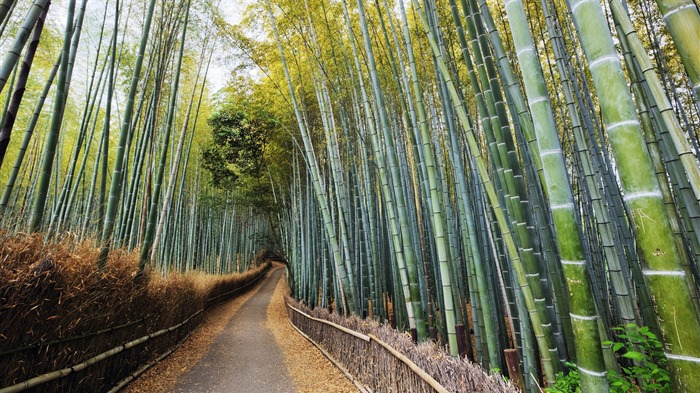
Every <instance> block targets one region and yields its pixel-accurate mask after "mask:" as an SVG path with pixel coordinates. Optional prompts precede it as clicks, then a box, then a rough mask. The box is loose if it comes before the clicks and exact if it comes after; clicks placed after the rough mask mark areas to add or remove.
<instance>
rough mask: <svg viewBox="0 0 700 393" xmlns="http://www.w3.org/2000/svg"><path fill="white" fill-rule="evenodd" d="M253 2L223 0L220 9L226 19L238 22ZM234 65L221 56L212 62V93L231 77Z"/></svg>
mask: <svg viewBox="0 0 700 393" xmlns="http://www.w3.org/2000/svg"><path fill="white" fill-rule="evenodd" d="M252 2H253V0H234V1H228V0H223V1H222V2H221V5H220V6H219V9H221V11H222V13H223V14H224V15H225V16H226V21H227V22H228V23H231V24H238V23H240V21H241V19H242V17H243V11H245V9H246V8H247V7H248V5H249V4H251V3H252ZM234 66H235V64H230V63H228V62H226V61H225V60H224V59H221V58H220V59H217V61H216V62H215V64H212V68H211V70H210V71H209V72H210V74H211V77H210V82H209V83H210V84H209V86H210V91H211V92H212V93H215V92H216V91H218V90H219V89H221V88H222V87H224V86H225V85H226V82H227V81H228V79H229V78H230V77H231V69H232V68H233V67H234Z"/></svg>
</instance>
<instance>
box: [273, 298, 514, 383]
mask: <svg viewBox="0 0 700 393" xmlns="http://www.w3.org/2000/svg"><path fill="white" fill-rule="evenodd" d="M286 306H287V312H288V314H289V319H290V322H291V323H292V325H293V326H294V327H295V328H296V329H297V330H299V331H300V333H302V335H303V336H304V337H305V338H307V339H308V340H309V341H311V342H312V343H313V344H314V345H316V346H317V347H319V349H321V351H322V352H323V353H324V355H325V356H326V357H328V358H329V359H330V360H331V361H332V362H333V363H336V366H339V368H340V369H341V371H343V372H344V373H345V374H346V375H348V374H350V375H348V377H349V378H350V379H351V380H352V382H353V383H355V385H356V386H358V389H360V391H364V392H440V393H443V392H444V393H447V392H449V391H450V390H448V389H447V388H446V387H444V386H443V385H441V384H440V383H439V382H438V381H437V380H436V379H435V378H433V376H431V375H430V374H429V373H427V372H426V371H425V370H423V369H422V368H420V367H419V366H418V365H417V364H416V363H414V362H413V361H412V360H411V359H409V358H408V357H407V356H405V355H404V354H402V353H401V352H400V351H398V350H397V349H395V348H393V347H392V346H391V345H389V344H387V343H386V342H384V341H382V340H380V339H379V338H378V337H377V336H375V335H374V334H364V333H360V332H357V331H354V330H351V329H348V328H347V327H344V326H341V325H338V324H337V323H334V322H331V321H328V320H325V319H321V318H315V317H313V316H311V315H309V314H307V313H305V312H304V311H302V310H299V309H298V308H296V307H294V306H292V305H291V304H289V302H288V301H287V302H286ZM468 391H500V390H492V389H489V388H484V389H478V388H477V389H468Z"/></svg>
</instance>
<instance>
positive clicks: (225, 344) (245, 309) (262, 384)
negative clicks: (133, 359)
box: [174, 269, 296, 393]
mask: <svg viewBox="0 0 700 393" xmlns="http://www.w3.org/2000/svg"><path fill="white" fill-rule="evenodd" d="M283 272H284V270H283V269H277V270H275V271H274V272H273V273H272V274H271V275H270V277H269V278H268V279H267V280H265V283H264V284H263V285H262V287H261V288H260V290H259V291H258V292H257V293H256V294H255V295H254V296H253V297H251V298H250V299H249V300H248V301H247V302H246V303H245V304H243V306H242V307H241V308H240V309H239V310H238V311H237V312H236V314H235V315H234V316H233V318H231V319H230V320H229V322H228V324H227V325H226V327H225V328H224V330H223V332H221V334H220V335H219V336H218V337H217V338H216V340H215V341H214V342H213V343H212V345H211V347H209V351H208V352H207V354H206V355H205V356H204V357H203V358H202V359H201V360H200V361H199V362H198V363H197V364H196V365H195V366H194V367H192V368H191V369H190V370H189V371H188V372H187V373H186V374H185V375H183V376H182V378H181V379H180V380H179V382H178V384H177V385H176V386H175V389H174V391H175V392H178V393H179V392H183V393H184V392H212V393H214V392H216V393H219V392H221V393H223V392H261V393H262V392H265V393H273V392H296V388H295V386H294V383H293V381H292V379H291V378H290V377H289V374H288V372H287V367H286V366H285V364H284V357H283V353H282V351H281V350H280V348H279V346H278V345H277V342H276V341H275V337H274V336H273V335H272V333H271V332H270V330H269V329H267V328H266V322H267V308H268V305H269V303H270V298H271V297H272V294H273V292H274V290H275V288H276V287H277V282H278V281H279V279H280V277H282V273H283Z"/></svg>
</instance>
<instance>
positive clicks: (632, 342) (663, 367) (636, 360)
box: [545, 323, 673, 393]
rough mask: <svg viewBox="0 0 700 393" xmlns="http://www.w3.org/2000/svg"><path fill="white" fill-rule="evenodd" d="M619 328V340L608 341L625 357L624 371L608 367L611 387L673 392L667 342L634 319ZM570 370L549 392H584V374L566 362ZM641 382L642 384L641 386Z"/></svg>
mask: <svg viewBox="0 0 700 393" xmlns="http://www.w3.org/2000/svg"><path fill="white" fill-rule="evenodd" d="M613 330H615V331H616V332H617V340H618V341H614V342H613V341H606V342H603V345H610V346H611V348H612V350H613V352H615V353H616V354H617V355H618V356H619V357H620V358H624V359H627V361H623V362H622V363H623V364H622V366H621V367H620V371H621V373H618V372H616V371H613V370H610V371H608V382H609V383H610V391H611V392H615V393H626V392H638V391H643V392H658V393H667V392H672V391H673V390H672V389H671V376H670V374H669V372H668V360H667V359H666V356H665V355H664V352H663V343H662V342H661V341H660V340H659V338H658V337H657V336H656V334H654V333H653V332H651V331H650V330H649V328H648V327H646V326H642V327H639V326H637V325H635V324H633V323H630V324H627V325H625V326H624V327H616V328H613ZM566 366H567V367H568V368H569V372H568V373H566V374H564V373H563V372H560V373H559V374H558V375H557V381H556V383H555V384H554V386H550V387H548V388H546V389H545V391H547V392H549V393H578V392H581V377H580V375H579V373H578V371H577V367H576V365H575V364H573V363H568V362H567V363H566ZM640 385H641V386H640Z"/></svg>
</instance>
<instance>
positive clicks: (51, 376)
mask: <svg viewBox="0 0 700 393" xmlns="http://www.w3.org/2000/svg"><path fill="white" fill-rule="evenodd" d="M270 266H271V265H270V264H269V263H266V264H265V265H264V267H261V268H260V269H259V271H258V272H256V274H254V275H253V274H251V275H247V276H246V275H243V276H241V278H240V279H233V280H231V281H230V282H228V281H222V282H221V283H219V284H217V285H215V286H214V287H211V288H210V289H209V291H208V296H207V297H206V298H205V299H201V301H192V302H190V303H187V304H184V305H177V306H178V307H175V305H171V308H168V307H166V306H168V305H170V304H169V303H168V304H166V305H165V306H163V305H161V304H160V303H159V302H161V303H162V302H163V301H165V300H167V299H161V297H162V296H158V295H157V294H156V295H153V296H151V297H148V298H147V300H148V301H149V302H150V303H153V306H152V307H151V308H152V309H149V308H148V307H149V302H145V301H141V300H139V299H140V298H137V299H136V300H132V299H131V298H128V299H127V300H128V301H130V302H131V303H133V304H130V305H129V307H128V309H129V310H132V309H133V310H134V315H138V314H136V312H137V311H138V310H140V309H145V310H146V311H148V312H149V313H148V314H147V315H145V316H143V317H139V318H138V319H134V320H132V321H130V322H127V323H123V324H113V325H111V326H109V325H108V326H104V325H103V326H100V327H102V328H101V329H95V330H92V331H90V332H87V333H83V334H78V335H74V336H69V337H67V338H58V339H53V340H51V339H49V340H39V341H37V342H32V343H30V344H25V345H17V346H14V347H9V348H8V346H6V345H0V369H2V371H3V372H2V373H1V374H0V393H13V392H68V391H92V392H106V391H108V390H110V388H112V387H114V386H115V385H116V387H118V388H122V387H123V386H125V385H126V383H128V381H131V380H133V379H134V378H135V377H136V376H138V375H139V374H140V373H142V372H143V371H145V370H146V369H147V368H148V367H150V366H152V365H153V364H155V363H157V362H158V361H160V360H162V358H164V355H165V354H169V353H172V351H173V350H174V349H175V348H176V347H177V346H179V345H180V344H181V343H182V342H183V341H184V340H185V339H186V338H187V337H188V336H189V334H190V332H191V331H192V330H193V329H194V328H195V327H197V326H198V324H199V322H200V321H201V317H202V314H203V312H204V311H205V310H207V309H209V308H211V307H213V306H215V305H217V304H220V303H222V302H224V301H226V300H228V299H231V298H233V297H235V296H237V295H239V294H241V293H243V292H246V291H247V290H249V289H250V288H252V287H253V286H254V285H255V284H257V283H258V282H260V280H262V278H263V277H265V275H266V273H267V272H268V270H269V269H270ZM49 279H50V280H54V278H52V277H49ZM54 286H55V285H51V286H50V288H49V289H51V291H54V292H55V290H53V287H54ZM106 290H108V291H109V290H110V288H106ZM174 290H177V288H174ZM51 291H49V290H47V291H45V292H47V293H53V292H51ZM115 291H116V290H115ZM131 292H133V291H131ZM131 292H129V294H131ZM168 294H170V293H169V292H168ZM137 295H138V294H137ZM161 295H162V294H161ZM134 296H135V295H134ZM32 298H33V297H32ZM54 303H55V302H54ZM109 306H110V307H112V308H113V307H114V306H115V305H113V304H110V305H109ZM52 308H54V311H56V310H55V309H56V306H54V304H53V303H52ZM127 311H128V310H127ZM5 314H9V313H8V312H5ZM0 315H3V313H0ZM7 317H8V318H9V317H11V316H10V315H7ZM81 317H83V318H85V319H88V318H90V317H93V318H95V316H94V315H91V314H90V313H88V314H87V315H81ZM14 318H15V319H17V320H20V317H14ZM65 319H66V320H68V317H66V318H65ZM95 319H96V318H95ZM19 325H22V326H24V325H23V324H22V323H19ZM98 326H99V321H98ZM47 334H48V333H47ZM120 381H121V382H120ZM111 391H114V389H112V390H111Z"/></svg>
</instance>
